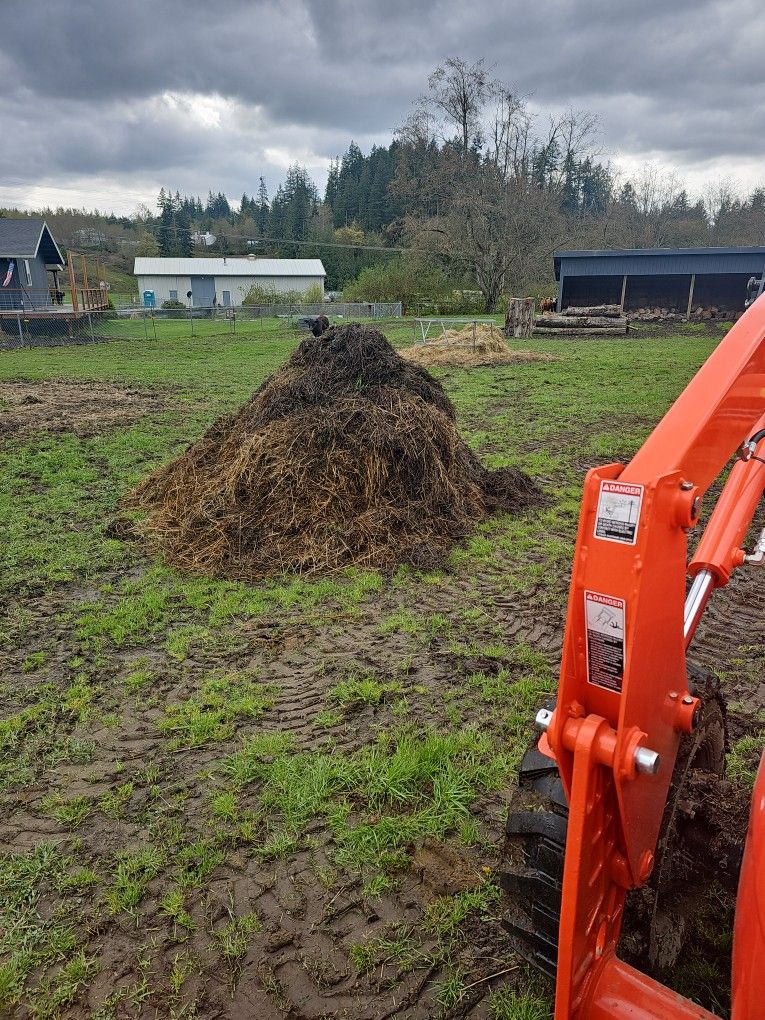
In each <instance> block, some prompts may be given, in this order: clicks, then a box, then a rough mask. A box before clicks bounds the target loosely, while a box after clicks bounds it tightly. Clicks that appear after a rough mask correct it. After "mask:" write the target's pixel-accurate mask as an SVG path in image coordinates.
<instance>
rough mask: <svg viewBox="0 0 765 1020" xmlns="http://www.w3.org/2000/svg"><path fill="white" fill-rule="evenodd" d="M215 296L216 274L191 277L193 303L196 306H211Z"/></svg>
mask: <svg viewBox="0 0 765 1020" xmlns="http://www.w3.org/2000/svg"><path fill="white" fill-rule="evenodd" d="M214 297H215V277H214V276H192V277H191V303H192V305H194V307H195V308H211V307H212V303H213V298H214Z"/></svg>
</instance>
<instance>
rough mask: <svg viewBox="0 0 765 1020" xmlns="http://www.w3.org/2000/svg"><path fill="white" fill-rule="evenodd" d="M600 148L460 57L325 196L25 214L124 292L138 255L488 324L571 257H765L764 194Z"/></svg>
mask: <svg viewBox="0 0 765 1020" xmlns="http://www.w3.org/2000/svg"><path fill="white" fill-rule="evenodd" d="M598 134H599V132H598V124H597V121H596V119H595V118H594V117H592V116H591V115H590V114H589V113H588V112H587V111H581V110H569V111H567V112H566V113H564V114H563V115H560V116H556V117H550V118H548V119H547V120H543V118H541V117H538V116H537V117H535V116H534V115H532V113H531V111H530V109H529V104H528V101H527V100H526V99H525V98H523V97H519V96H518V95H516V94H515V93H514V92H513V90H512V89H510V88H509V87H508V86H507V85H505V84H504V83H502V82H500V81H498V80H496V79H495V78H494V77H493V76H492V73H491V69H489V68H487V67H486V66H485V65H484V63H483V62H482V61H478V62H477V63H474V64H470V63H467V62H465V61H463V60H460V59H458V58H451V59H449V60H447V61H445V62H444V64H443V65H441V66H440V67H437V68H436V69H435V70H434V71H433V73H432V74H431V75H430V76H429V78H428V80H427V83H426V87H425V90H424V92H423V95H422V96H421V97H420V98H419V99H418V100H416V102H415V103H414V104H413V107H412V112H411V115H410V116H409V118H408V119H407V121H406V122H405V123H404V124H403V125H402V126H401V127H400V128H399V129H398V131H397V132H396V134H395V137H394V139H393V141H392V142H391V144H390V145H388V146H380V147H374V148H373V149H372V151H371V152H370V153H368V154H365V153H364V152H362V151H361V149H360V148H359V147H358V145H356V144H355V143H354V142H351V143H350V145H349V146H348V149H347V150H346V152H345V153H343V154H342V156H339V157H338V158H337V159H336V160H335V161H334V162H333V163H332V165H331V167H330V171H329V177H328V180H327V185H326V189H325V192H324V195H323V196H322V195H320V194H319V192H318V190H317V187H316V185H315V183H314V181H313V180H312V179H311V177H310V176H309V174H308V173H307V172H306V170H305V169H304V168H303V167H301V166H297V165H296V166H293V167H291V168H290V169H289V170H288V171H287V174H286V177H285V179H284V180H283V181H282V182H281V184H279V186H278V188H277V189H276V192H275V194H273V195H269V194H268V190H267V188H266V184H265V181H264V179H263V177H259V178H255V180H254V184H253V188H252V190H251V191H250V192H245V193H244V194H243V195H241V196H240V197H237V198H236V199H233V198H232V199H229V197H227V196H226V195H225V194H223V193H222V192H217V193H214V192H212V191H211V192H209V194H208V196H207V198H206V199H204V200H203V199H202V198H200V197H197V196H190V195H181V194H179V193H178V192H177V191H172V190H171V189H167V190H165V189H164V188H163V189H162V190H161V191H160V193H159V196H158V199H157V205H156V209H155V210H150V209H148V208H146V207H144V208H141V209H140V210H138V211H137V212H136V214H135V215H133V216H115V215H105V214H102V213H99V212H98V211H94V212H89V211H86V210H77V209H55V210H53V209H40V210H38V211H36V212H35V213H29V214H28V215H36V216H44V217H45V218H46V219H47V220H48V222H49V224H50V225H51V228H52V230H53V232H54V235H55V236H56V238H57V239H58V240H59V242H60V243H62V244H63V245H65V246H66V247H67V248H71V249H73V250H75V251H84V252H86V253H93V254H94V255H95V256H97V257H98V258H99V259H100V260H101V261H103V262H104V263H105V264H106V266H107V267H108V268H109V270H110V271H111V272H112V273H113V274H114V275H115V278H117V276H118V274H120V273H122V274H130V273H131V272H132V260H133V258H134V257H135V256H136V255H176V256H177V255H182V256H191V255H194V256H203V255H221V254H227V255H245V254H255V255H256V256H271V257H289V258H300V257H304V258H305V257H311V258H313V257H318V258H321V260H322V261H323V263H324V266H325V268H326V271H327V280H326V287H327V289H328V290H342V291H344V292H345V293H346V294H347V295H348V296H351V297H357V298H368V299H378V300H384V299H386V298H390V299H393V298H402V299H404V300H405V301H407V302H412V301H414V300H416V299H417V298H429V299H438V298H439V297H440V298H441V299H443V300H447V299H448V296H449V295H451V294H454V293H455V292H457V293H462V294H466V293H472V294H473V295H474V296H475V298H476V299H477V300H478V301H479V304H480V305H481V306H482V307H485V308H486V309H488V310H493V309H495V308H496V307H497V306H498V305H499V304H500V303H501V300H502V296H503V295H504V294H515V295H522V294H526V293H543V292H545V291H548V292H549V291H550V289H551V286H552V254H553V252H554V251H555V250H556V249H560V248H613V247H620V248H647V247H665V246H706V245H732V244H741V245H757V244H763V243H765V187H763V188H757V189H755V190H754V191H753V192H752V193H751V194H749V195H739V194H737V193H736V192H735V190H734V189H733V188H732V187H730V186H729V185H728V184H726V183H724V182H718V183H716V184H714V185H710V186H709V187H708V188H707V189H706V190H705V193H704V197H703V198H701V199H696V200H692V199H691V198H689V195H688V192H687V190H686V188H685V187H684V185H683V182H682V181H681V180H680V179H678V178H677V177H676V176H673V175H670V174H665V173H662V172H661V171H658V170H656V169H654V168H646V169H645V170H644V171H643V172H642V173H640V174H638V175H637V176H636V177H635V178H633V179H629V180H626V179H621V178H620V177H619V175H618V174H617V173H616V172H615V171H614V169H613V167H612V166H611V165H610V164H609V163H608V162H607V161H605V160H604V159H603V158H602V157H601V155H600V153H599V148H598ZM0 215H6V216H20V215H27V214H25V213H22V212H20V211H18V210H15V209H2V210H0ZM210 234H211V235H214V237H215V241H214V243H212V244H211V245H207V244H205V243H204V240H203V237H202V235H210ZM124 279H125V280H126V279H127V277H126V276H125V277H124Z"/></svg>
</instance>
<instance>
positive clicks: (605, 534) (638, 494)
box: [595, 482, 643, 545]
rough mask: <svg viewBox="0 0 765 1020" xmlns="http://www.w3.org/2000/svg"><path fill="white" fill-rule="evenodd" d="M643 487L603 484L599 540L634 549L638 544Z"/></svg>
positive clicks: (600, 498)
mask: <svg viewBox="0 0 765 1020" xmlns="http://www.w3.org/2000/svg"><path fill="white" fill-rule="evenodd" d="M642 503H643V486H642V485H629V484H628V483H626V482H601V483H600V496H599V498H598V513H597V516H596V518H595V538H604V539H606V541H608V542H623V543H624V544H625V545H634V544H635V542H636V540H637V529H638V523H639V522H640V507H641V506H642Z"/></svg>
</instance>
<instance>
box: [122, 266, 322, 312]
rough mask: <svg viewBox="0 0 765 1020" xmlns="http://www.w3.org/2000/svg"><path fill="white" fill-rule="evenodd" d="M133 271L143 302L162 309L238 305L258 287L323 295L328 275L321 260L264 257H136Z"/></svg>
mask: <svg viewBox="0 0 765 1020" xmlns="http://www.w3.org/2000/svg"><path fill="white" fill-rule="evenodd" d="M134 273H135V276H136V278H137V280H138V295H139V298H140V300H141V302H142V304H149V305H151V304H155V305H156V306H157V307H158V308H159V307H160V306H161V305H162V303H163V302H164V301H171V300H177V301H180V302H182V303H183V304H184V305H194V306H196V307H205V308H209V307H210V306H211V305H212V304H218V305H223V306H224V307H226V306H229V305H233V306H237V305H240V304H241V303H242V299H243V298H244V297H245V296H246V295H247V293H248V292H249V290H250V288H251V287H252V286H253V285H257V286H258V287H262V288H263V290H265V291H269V292H272V293H273V292H276V293H282V294H283V293H286V292H287V291H296V292H298V293H300V294H301V295H302V294H305V292H306V291H307V290H308V289H309V288H312V289H313V288H315V287H316V286H319V287H320V288H321V292H322V295H323V294H324V277H325V276H326V273H325V271H324V266H323V265H322V264H321V259H261V258H257V257H256V256H255V255H248V256H246V257H245V258H229V257H223V258H214V259H205V258H199V259H175V258H169V259H164V258H136V260H135V268H134ZM151 295H153V297H152V296H151Z"/></svg>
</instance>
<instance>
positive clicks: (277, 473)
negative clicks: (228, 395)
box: [127, 324, 539, 580]
mask: <svg viewBox="0 0 765 1020" xmlns="http://www.w3.org/2000/svg"><path fill="white" fill-rule="evenodd" d="M538 499H539V492H538V490H537V489H536V487H535V486H534V484H533V482H532V481H531V480H530V479H529V478H527V477H526V476H525V475H523V474H521V473H520V472H518V471H512V470H510V469H507V468H505V469H502V470H501V471H500V472H492V471H488V470H486V469H485V468H484V467H483V466H482V465H481V463H480V462H479V460H478V459H477V457H476V456H475V455H474V454H473V453H472V452H471V451H470V450H469V449H468V447H467V446H466V445H465V443H464V442H463V441H462V439H461V437H460V435H459V433H458V431H457V428H456V423H455V412H454V408H453V406H452V403H451V401H450V400H449V398H448V397H447V396H446V393H445V392H444V390H443V388H442V386H441V384H440V383H439V382H438V381H437V380H435V379H434V378H433V377H432V376H430V375H429V374H428V372H427V371H425V370H424V369H423V368H420V367H419V366H416V365H413V364H411V363H409V362H407V361H405V360H404V359H403V358H401V357H400V356H399V355H398V354H397V353H396V352H395V351H394V350H393V348H392V347H391V345H390V344H389V343H388V341H387V340H386V338H385V337H384V336H383V334H382V333H379V332H377V331H376V330H373V329H370V328H369V327H366V326H360V325H355V324H351V325H346V326H339V327H333V328H331V329H330V330H328V331H327V332H326V333H325V334H324V335H323V336H321V337H309V338H307V339H305V340H304V341H303V342H302V343H301V344H300V346H299V347H298V348H297V350H296V351H295V352H294V354H293V355H292V357H291V358H290V360H289V361H288V362H287V364H286V365H285V366H284V367H283V368H281V369H280V370H279V371H277V372H275V373H274V374H273V375H272V376H271V377H270V378H268V379H267V380H266V381H265V382H264V383H263V385H262V386H260V388H259V389H258V390H256V392H255V393H254V394H253V396H252V397H251V398H250V400H249V401H248V402H247V403H246V404H244V405H243V407H242V408H241V409H240V410H239V411H238V412H237V413H236V414H234V415H231V416H228V417H225V418H220V419H219V420H218V421H216V422H215V423H214V424H213V425H212V426H211V428H210V429H209V430H208V431H207V432H206V433H205V435H204V436H203V437H202V438H201V439H200V440H199V441H198V442H196V443H194V444H193V445H191V446H190V447H189V448H188V449H187V450H186V451H185V453H183V454H182V455H181V456H180V457H178V458H177V459H175V460H173V461H171V462H170V463H169V464H167V465H165V466H164V467H162V468H160V469H159V470H157V471H155V472H154V473H153V474H152V475H150V476H149V477H148V478H146V479H145V480H144V481H143V482H142V483H141V484H140V485H139V486H138V487H137V489H136V490H135V491H134V493H133V494H132V495H131V496H130V497H129V498H128V500H127V506H128V507H129V508H133V509H141V510H144V511H147V512H148V519H147V521H146V524H145V534H146V535H147V537H148V539H149V541H150V542H151V543H152V544H153V545H154V546H155V547H157V548H158V549H159V550H160V551H161V552H162V553H163V554H164V556H165V558H166V560H167V561H168V562H170V563H172V564H173V565H175V566H178V567H180V568H181V569H185V570H197V571H202V572H205V573H208V574H212V575H218V576H227V577H235V578H244V579H248V580H254V579H258V578H262V577H265V576H268V575H273V574H277V573H283V572H294V573H326V572H330V571H333V570H339V569H343V568H346V567H349V566H361V567H365V568H369V569H380V570H388V569H392V568H393V567H395V566H396V565H398V564H400V563H409V564H412V565H415V566H417V567H428V566H433V565H435V564H436V563H437V562H439V561H441V560H442V559H443V557H444V555H445V554H446V553H447V552H448V550H449V548H450V547H451V545H452V544H453V543H454V542H455V541H456V540H457V539H459V538H462V537H463V536H465V535H467V534H468V533H469V532H470V530H471V529H472V528H473V527H474V525H475V524H476V523H477V522H479V521H481V520H482V519H484V518H485V517H486V516H487V515H488V514H490V513H493V512H496V511H498V510H505V511H517V510H519V509H521V508H523V507H525V506H528V505H530V504H532V503H534V502H535V501H537V500H538Z"/></svg>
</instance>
